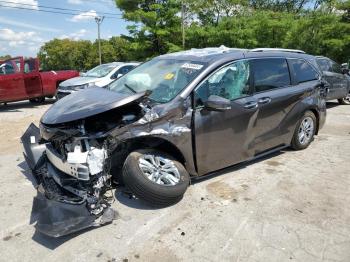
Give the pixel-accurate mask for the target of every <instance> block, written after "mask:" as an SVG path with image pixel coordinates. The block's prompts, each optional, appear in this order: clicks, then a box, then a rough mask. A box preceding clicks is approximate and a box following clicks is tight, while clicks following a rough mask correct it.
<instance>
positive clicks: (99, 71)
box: [56, 62, 140, 99]
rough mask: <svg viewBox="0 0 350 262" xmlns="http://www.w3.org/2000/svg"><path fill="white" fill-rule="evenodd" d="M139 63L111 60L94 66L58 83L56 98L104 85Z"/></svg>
mask: <svg viewBox="0 0 350 262" xmlns="http://www.w3.org/2000/svg"><path fill="white" fill-rule="evenodd" d="M139 64H140V63H122V62H113V63H108V64H103V65H99V66H96V67H95V68H93V69H91V70H89V71H88V72H86V73H84V74H82V75H81V76H78V77H74V78H71V79H68V80H66V81H64V82H62V83H60V84H59V86H58V90H57V95H56V97H57V98H58V99H60V98H62V97H64V96H66V95H69V94H70V93H72V92H75V91H79V90H81V89H85V88H88V87H93V86H94V87H105V86H107V85H108V84H109V83H111V82H112V81H114V80H115V79H117V78H119V77H121V76H122V75H125V74H126V73H127V72H129V71H130V70H132V69H133V68H135V67H136V66H138V65H139Z"/></svg>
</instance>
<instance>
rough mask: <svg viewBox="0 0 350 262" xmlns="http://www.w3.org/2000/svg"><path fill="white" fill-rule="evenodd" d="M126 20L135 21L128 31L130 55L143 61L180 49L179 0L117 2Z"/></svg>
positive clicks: (120, 0) (122, 0) (128, 0)
mask: <svg viewBox="0 0 350 262" xmlns="http://www.w3.org/2000/svg"><path fill="white" fill-rule="evenodd" d="M116 4H117V6H118V8H119V9H121V10H122V12H123V17H124V18H125V19H126V20H128V21H132V22H134V25H132V26H129V27H128V30H129V33H130V35H131V37H130V38H129V41H130V52H134V53H135V54H137V55H136V58H138V59H144V58H148V57H152V56H156V55H160V54H164V53H167V52H168V51H169V50H177V49H180V46H181V30H180V28H181V26H180V25H181V21H180V16H179V10H180V1H178V0H168V1H166V0H131V1H130V0H116Z"/></svg>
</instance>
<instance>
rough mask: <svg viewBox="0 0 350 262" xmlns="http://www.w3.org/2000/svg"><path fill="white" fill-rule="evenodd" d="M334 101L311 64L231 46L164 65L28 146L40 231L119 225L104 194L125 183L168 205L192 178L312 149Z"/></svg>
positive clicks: (146, 67)
mask: <svg viewBox="0 0 350 262" xmlns="http://www.w3.org/2000/svg"><path fill="white" fill-rule="evenodd" d="M325 93H326V91H325V83H324V81H323V80H322V79H321V72H320V71H319V69H318V67H317V64H316V62H315V59H314V57H313V56H310V55H307V54H304V53H300V52H298V51H293V50H287V51H284V50H272V51H255V50H250V51H249V50H237V49H229V48H224V47H222V48H208V49H198V50H189V51H183V52H178V53H173V54H167V55H163V56H159V57H156V58H154V59H152V60H150V61H148V62H146V63H144V64H142V65H140V66H138V67H137V68H135V69H134V70H132V71H131V72H129V73H128V74H126V75H125V76H123V77H121V78H119V79H117V80H116V81H114V82H113V83H112V84H110V85H109V88H108V89H103V88H90V89H86V90H82V91H80V92H79V93H73V94H71V95H69V96H67V97H65V98H63V99H61V100H59V101H58V102H56V103H55V104H54V105H53V106H52V107H51V108H50V109H49V110H48V111H47V112H46V113H45V114H44V116H43V117H42V118H41V120H40V131H39V128H38V127H35V125H34V124H32V125H31V126H30V127H29V128H28V130H27V131H26V132H25V134H24V135H23V137H22V142H23V146H24V150H25V157H26V161H27V163H28V166H29V167H30V168H31V169H32V170H33V174H34V176H35V177H36V179H37V180H38V184H40V186H39V188H40V190H38V197H37V198H38V199H37V200H39V199H40V201H37V204H34V205H33V208H35V210H36V211H38V212H39V213H40V215H39V219H38V222H37V224H36V226H37V229H38V230H41V231H42V232H43V233H45V234H48V235H52V236H60V235H64V234H68V233H71V232H73V231H77V230H79V229H82V228H86V227H88V226H92V225H98V224H104V223H107V222H111V220H113V218H114V216H113V215H112V214H113V212H112V211H111V207H110V205H109V204H108V202H106V198H105V197H104V193H105V192H106V191H107V190H109V189H110V188H111V186H115V185H117V184H123V183H125V185H126V186H127V187H128V188H129V189H130V190H131V192H132V193H133V194H135V195H136V196H137V197H138V198H140V199H143V200H145V201H147V202H148V203H150V204H151V205H157V206H166V205H170V204H173V203H176V202H177V201H179V200H180V199H181V198H182V196H183V194H184V193H185V191H186V189H187V187H188V186H189V183H190V177H191V176H192V177H199V176H203V175H206V174H210V173H212V172H215V171H217V170H220V169H223V168H225V167H228V166H231V165H234V164H237V163H240V162H243V161H248V160H252V159H256V158H258V157H262V156H265V155H267V154H268V153H272V152H275V151H278V150H281V149H282V148H285V147H289V146H291V147H292V148H293V149H295V150H301V149H305V148H307V147H308V146H309V145H310V143H311V142H312V141H313V138H314V135H317V134H318V131H319V129H320V128H322V126H323V125H324V122H325V118H326V103H325V99H324V97H325ZM77 101H79V102H78V103H77ZM113 182H115V183H116V184H113ZM67 203H68V204H67ZM39 204H40V205H39Z"/></svg>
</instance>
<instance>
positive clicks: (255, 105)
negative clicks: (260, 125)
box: [244, 101, 258, 109]
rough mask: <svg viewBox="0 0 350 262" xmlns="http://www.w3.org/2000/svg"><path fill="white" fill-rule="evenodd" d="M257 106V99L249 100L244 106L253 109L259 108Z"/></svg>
mask: <svg viewBox="0 0 350 262" xmlns="http://www.w3.org/2000/svg"><path fill="white" fill-rule="evenodd" d="M257 107H258V103H257V102H255V101H251V102H248V103H246V104H245V105H244V108H246V109H253V108H257Z"/></svg>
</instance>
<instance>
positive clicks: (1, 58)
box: [0, 55, 11, 61]
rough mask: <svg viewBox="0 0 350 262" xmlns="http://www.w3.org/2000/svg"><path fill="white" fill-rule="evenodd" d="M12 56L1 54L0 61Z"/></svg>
mask: <svg viewBox="0 0 350 262" xmlns="http://www.w3.org/2000/svg"><path fill="white" fill-rule="evenodd" d="M10 58H11V56H10V55H2V56H0V61H4V60H7V59H10Z"/></svg>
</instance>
